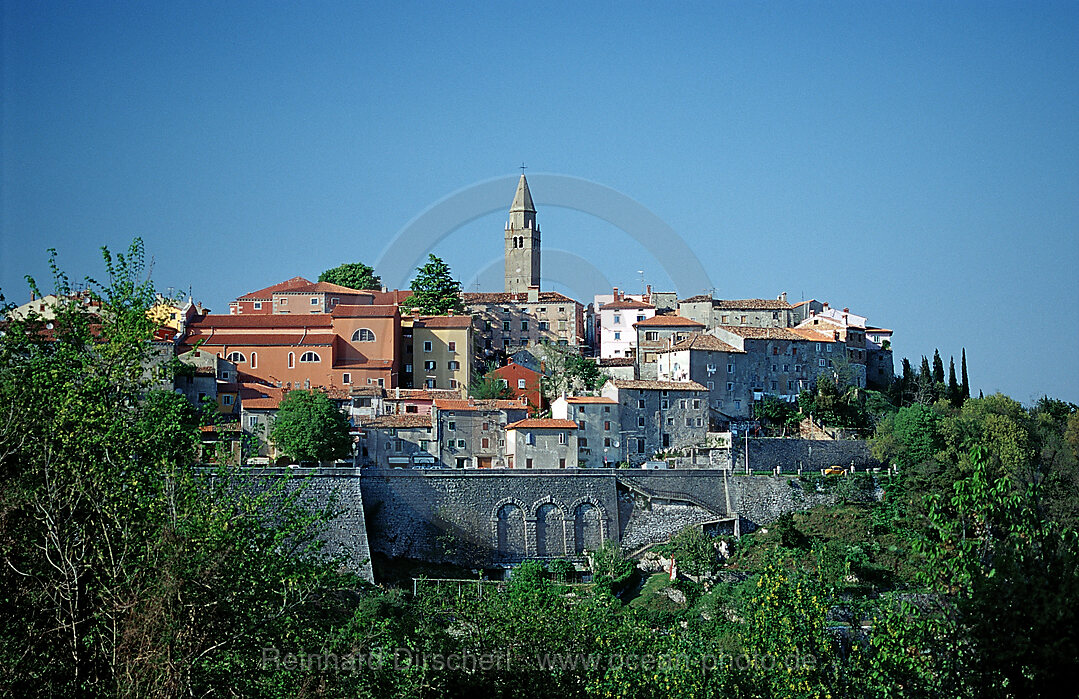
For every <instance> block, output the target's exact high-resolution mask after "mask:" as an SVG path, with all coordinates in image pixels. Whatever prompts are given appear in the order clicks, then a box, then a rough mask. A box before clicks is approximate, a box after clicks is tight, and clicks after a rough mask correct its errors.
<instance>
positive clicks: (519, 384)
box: [517, 379, 526, 388]
mask: <svg viewBox="0 0 1079 699" xmlns="http://www.w3.org/2000/svg"><path fill="white" fill-rule="evenodd" d="M525 383H526V381H525V379H517V388H524V387H525Z"/></svg>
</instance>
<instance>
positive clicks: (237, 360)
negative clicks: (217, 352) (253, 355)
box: [225, 352, 247, 364]
mask: <svg viewBox="0 0 1079 699" xmlns="http://www.w3.org/2000/svg"><path fill="white" fill-rule="evenodd" d="M225 361H228V362H232V363H234V364H242V363H243V362H246V361H247V359H246V358H245V357H244V356H243V354H242V353H240V352H229V356H227V357H225Z"/></svg>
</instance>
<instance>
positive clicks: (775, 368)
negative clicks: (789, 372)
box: [772, 364, 779, 373]
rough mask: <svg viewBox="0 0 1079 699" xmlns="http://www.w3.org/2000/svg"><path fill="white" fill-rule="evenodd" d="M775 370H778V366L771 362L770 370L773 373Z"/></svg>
mask: <svg viewBox="0 0 1079 699" xmlns="http://www.w3.org/2000/svg"><path fill="white" fill-rule="evenodd" d="M777 371H779V367H778V366H776V365H775V364H773V365H772V372H773V373H774V372H777Z"/></svg>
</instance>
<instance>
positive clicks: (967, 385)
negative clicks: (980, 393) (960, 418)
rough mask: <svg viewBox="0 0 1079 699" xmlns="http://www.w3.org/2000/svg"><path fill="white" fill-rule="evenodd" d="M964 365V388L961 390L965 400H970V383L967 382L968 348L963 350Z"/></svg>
mask: <svg viewBox="0 0 1079 699" xmlns="http://www.w3.org/2000/svg"><path fill="white" fill-rule="evenodd" d="M962 365H963V368H962V373H963V384H962V386H961V387H960V388H961V390H962V391H963V400H966V399H967V398H970V381H968V380H967V348H966V347H964V348H963V362H962Z"/></svg>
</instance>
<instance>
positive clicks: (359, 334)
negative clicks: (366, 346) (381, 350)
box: [352, 328, 375, 342]
mask: <svg viewBox="0 0 1079 699" xmlns="http://www.w3.org/2000/svg"><path fill="white" fill-rule="evenodd" d="M352 341H353V342H374V341H375V334H374V333H373V332H371V331H370V330H368V329H367V328H360V329H359V330H357V331H356V332H354V333H352Z"/></svg>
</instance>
